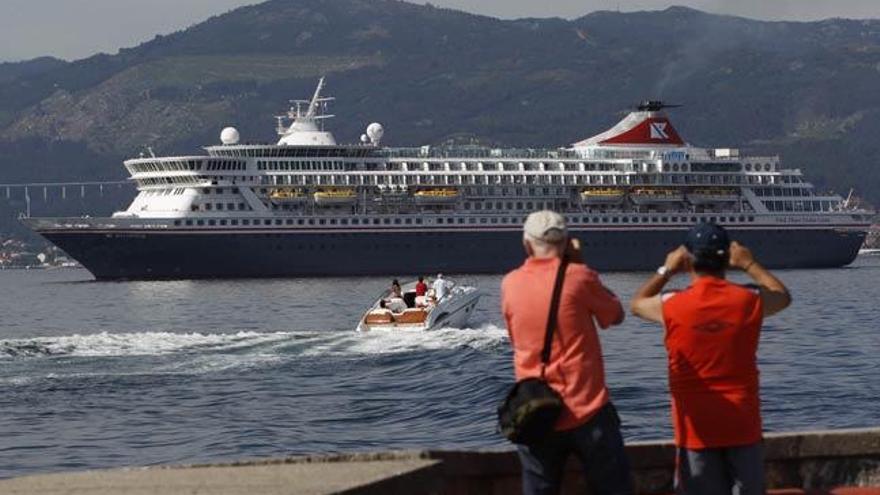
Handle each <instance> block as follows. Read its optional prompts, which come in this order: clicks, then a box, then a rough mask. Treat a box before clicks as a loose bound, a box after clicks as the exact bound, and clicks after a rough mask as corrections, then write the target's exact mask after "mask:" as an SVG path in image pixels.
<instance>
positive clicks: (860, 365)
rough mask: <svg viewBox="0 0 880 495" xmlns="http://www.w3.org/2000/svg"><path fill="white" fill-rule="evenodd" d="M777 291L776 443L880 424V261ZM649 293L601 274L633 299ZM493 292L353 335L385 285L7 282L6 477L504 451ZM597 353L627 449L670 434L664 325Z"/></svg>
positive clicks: (507, 369) (610, 339) (500, 338)
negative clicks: (469, 307)
mask: <svg viewBox="0 0 880 495" xmlns="http://www.w3.org/2000/svg"><path fill="white" fill-rule="evenodd" d="M779 275H780V276H781V278H782V279H783V280H784V281H785V282H786V283H787V284H788V285H789V287H790V288H791V291H792V293H793V296H794V304H793V305H792V307H791V308H789V309H788V310H787V311H786V312H784V313H782V314H780V315H778V316H776V317H773V318H770V319H768V320H767V321H766V323H765V326H764V330H763V333H762V337H761V348H760V354H759V356H760V359H759V364H760V368H761V384H762V398H763V402H762V405H763V415H764V424H765V429H766V430H768V431H782V430H803V429H818V428H843V427H861V426H876V425H877V421H878V419H880V400H878V396H880V307H878V302H880V298H878V295H880V290H878V281H880V257H877V256H863V257H860V258H859V259H858V260H857V261H856V262H855V263H854V264H853V265H852V266H851V267H847V268H842V269H836V270H790V271H782V272H779ZM646 277H647V274H636V273H608V274H603V280H604V281H605V283H606V284H607V285H608V286H609V287H610V288H612V289H613V290H614V291H615V292H617V293H618V294H619V295H620V296H621V298H622V299H623V300H624V302H625V303H626V302H627V301H628V299H629V297H630V296H631V295H632V294H633V293H634V291H635V290H636V289H637V288H638V286H639V285H640V283H641V282H642V281H643V280H644V279H645V278H646ZM400 278H401V279H407V278H408V277H407V276H406V274H401V277H400ZM736 279H737V280H740V281H744V280H745V279H743V278H742V276H741V275H739V276H737V277H736ZM500 280H501V278H500V277H499V276H466V275H463V276H459V277H457V281H458V282H459V283H464V284H470V285H476V286H479V287H480V288H481V289H482V290H483V293H484V296H483V298H482V299H481V301H480V304H479V306H478V310H477V312H476V313H475V315H474V316H473V319H472V321H471V322H470V324H469V325H468V328H462V329H440V330H435V331H427V332H419V331H403V332H374V333H367V334H358V333H355V332H354V331H353V330H354V328H355V326H356V324H357V320H358V318H359V317H360V316H361V314H362V313H363V311H364V310H365V308H367V307H368V305H369V304H370V303H371V302H372V301H373V300H374V299H375V297H376V296H377V295H378V294H379V293H380V292H381V291H382V290H383V289H384V288H385V287H386V286H388V285H389V283H390V279H383V278H354V279H297V280H239V281H228V280H227V281H172V282H95V281H92V279H91V277H90V275H89V274H88V273H87V272H85V271H82V270H54V271H52V270H40V271H3V272H0V289H2V290H0V318H2V320H0V477H10V476H19V475H24V474H31V473H37V472H51V471H66V470H81V469H90V468H102V467H115V466H129V465H154V464H167V463H191V462H204V461H223V460H238V459H246V458H258V457H265V456H285V455H294V454H306V453H331V452H342V451H346V452H351V451H375V450H388V449H419V448H432V449H468V448H507V447H508V445H507V444H506V443H505V442H504V441H503V440H502V439H501V438H500V436H499V435H498V434H497V433H496V432H495V426H494V425H495V423H494V422H495V407H496V404H497V402H498V401H499V399H500V398H501V397H502V395H503V393H504V391H505V389H506V387H507V386H508V384H509V383H511V381H512V369H511V353H510V347H509V343H508V340H507V331H506V330H505V327H504V322H503V320H502V318H501V316H500V312H499V283H500ZM685 282H686V280H677V281H676V283H677V284H678V285H682V284H684V283H685ZM601 339H602V346H603V352H604V356H605V363H606V369H607V381H608V385H609V387H610V389H611V393H612V397H613V400H614V401H615V403H616V404H617V406H618V409H619V411H620V413H621V416H622V419H623V423H624V425H623V428H624V435H625V437H626V438H627V439H628V440H636V439H638V440H644V439H665V438H669V437H670V435H671V428H670V425H669V416H668V403H669V400H668V392H667V381H666V361H665V354H664V350H663V334H662V331H661V329H660V328H658V327H657V326H656V325H652V324H648V323H644V322H641V321H639V320H636V319H635V318H632V317H629V318H627V320H626V321H625V322H624V324H623V325H621V326H619V327H615V328H613V329H611V330H608V331H604V332H602V333H601Z"/></svg>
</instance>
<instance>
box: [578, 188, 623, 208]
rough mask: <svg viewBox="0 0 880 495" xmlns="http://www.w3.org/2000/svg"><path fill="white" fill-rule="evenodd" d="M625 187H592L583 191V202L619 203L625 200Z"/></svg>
mask: <svg viewBox="0 0 880 495" xmlns="http://www.w3.org/2000/svg"><path fill="white" fill-rule="evenodd" d="M624 196H626V194H625V193H624V191H623V189H620V188H615V187H591V188H587V189H584V190H583V191H581V202H582V203H584V204H606V205H607V204H618V203H620V202H621V201H623V198H624Z"/></svg>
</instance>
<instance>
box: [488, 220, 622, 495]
mask: <svg viewBox="0 0 880 495" xmlns="http://www.w3.org/2000/svg"><path fill="white" fill-rule="evenodd" d="M523 244H524V246H525V249H526V253H527V254H528V258H527V259H526V261H525V263H524V264H523V265H522V266H521V267H520V268H517V269H516V270H514V271H512V272H510V273H509V274H507V276H506V277H504V281H503V282H502V283H501V307H502V312H503V314H504V319H505V320H506V322H507V329H508V332H509V335H510V341H511V345H512V346H513V351H514V356H513V357H514V367H515V372H516V379H517V380H522V379H525V378H530V377H539V376H541V350H542V349H543V347H544V331H545V327H546V325H547V314H548V310H549V308H550V300H551V296H552V292H553V286H554V282H555V278H556V272H557V270H558V269H559V264H560V263H561V262H562V257H563V256H566V257H567V259H568V260H569V264H568V266H567V268H566V270H565V279H564V284H563V287H562V294H561V297H560V304H559V316H558V321H557V325H556V331H555V333H554V337H553V343H552V347H551V354H550V362H549V363H548V365H547V367H546V371H545V375H544V378H545V380H546V381H547V383H548V384H549V385H550V387H552V388H553V389H554V390H555V391H556V392H557V393H559V395H560V397H561V398H562V400H563V402H564V404H565V407H564V408H563V411H562V414H561V415H560V417H559V420H558V421H557V423H556V428H555V430H556V431H555V432H554V433H553V434H552V435H551V436H550V437H549V438H547V439H545V440H544V441H543V442H540V443H538V444H533V445H528V446H519V456H520V461H521V463H522V468H523V474H522V481H523V493H526V494H554V493H558V492H559V490H560V487H561V481H562V474H563V469H564V468H565V464H566V459H567V458H568V456H569V455H570V454H572V453H573V454H575V455H576V456H577V457H578V458H579V459H580V461H581V463H582V464H583V466H584V469H585V472H586V479H587V482H588V484H589V485H590V487H591V488H592V490H593V493H597V494H631V493H633V492H632V482H631V479H630V472H629V462H628V459H627V457H626V453H625V451H624V448H623V438H622V437H621V434H620V419H619V417H618V416H617V412H616V411H615V409H614V406H613V405H612V404H611V402H610V397H609V393H608V389H607V388H606V386H605V370H604V365H603V362H602V352H601V346H600V342H599V337H598V335H597V334H596V327H595V324H594V320H595V322H596V323H598V325H599V326H600V327H602V328H608V327H609V326H611V325H617V324H620V323H621V322H622V321H623V317H624V312H623V308H622V307H621V305H620V301H618V299H617V297H616V296H615V295H614V294H613V293H612V292H611V291H609V290H608V289H606V288H605V287H604V286H603V285H602V283H601V282H600V281H599V275H598V274H597V273H596V272H594V271H593V270H591V269H590V268H588V267H587V266H586V265H585V264H584V263H583V261H582V260H581V255H580V252H579V250H578V248H577V244H576V243H570V242H569V239H568V233H567V230H566V226H565V219H563V218H562V216H560V215H559V214H557V213H554V212H552V211H539V212H536V213H532V214H531V215H529V217H528V219H527V220H526V223H525V226H524V238H523Z"/></svg>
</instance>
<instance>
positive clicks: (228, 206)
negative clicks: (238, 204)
mask: <svg viewBox="0 0 880 495" xmlns="http://www.w3.org/2000/svg"><path fill="white" fill-rule="evenodd" d="M226 209H227V210H234V209H235V203H226Z"/></svg>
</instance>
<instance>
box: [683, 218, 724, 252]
mask: <svg viewBox="0 0 880 495" xmlns="http://www.w3.org/2000/svg"><path fill="white" fill-rule="evenodd" d="M684 247H686V248H687V250H688V251H690V253H691V254H692V255H694V256H695V257H697V258H702V257H712V258H726V256H727V253H728V252H729V251H730V237H728V236H727V231H726V230H724V227H721V226H720V225H716V224H714V223H698V224H697V225H695V226H694V227H693V228H692V229H691V230H690V231H689V232H688V233H687V238H686V239H685V241H684Z"/></svg>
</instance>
